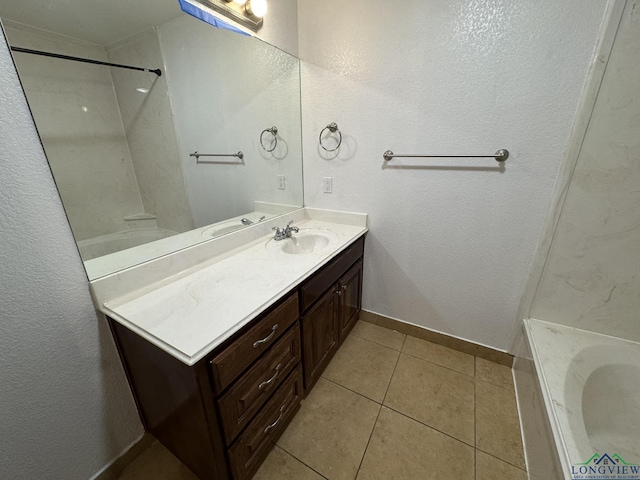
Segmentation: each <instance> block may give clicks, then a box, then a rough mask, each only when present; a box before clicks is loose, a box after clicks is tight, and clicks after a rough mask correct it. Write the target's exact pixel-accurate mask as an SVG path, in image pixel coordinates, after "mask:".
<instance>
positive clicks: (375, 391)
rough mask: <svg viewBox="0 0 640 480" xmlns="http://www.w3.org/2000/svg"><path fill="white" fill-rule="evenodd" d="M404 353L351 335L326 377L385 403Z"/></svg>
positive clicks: (334, 359)
mask: <svg viewBox="0 0 640 480" xmlns="http://www.w3.org/2000/svg"><path fill="white" fill-rule="evenodd" d="M399 355H400V352H398V351H397V350H393V349H391V348H387V347H384V346H382V345H378V344H377V343H373V342H370V341H368V340H364V339H362V338H360V337H356V336H353V335H350V336H349V337H347V339H346V340H345V341H344V343H343V344H342V346H341V347H340V350H338V351H337V352H336V355H335V357H333V360H331V363H330V364H329V365H328V366H327V368H326V370H325V371H324V373H323V374H322V376H323V377H325V378H327V379H328V380H331V381H332V382H336V383H338V384H339V385H342V386H343V387H345V388H348V389H350V390H353V391H354V392H357V393H359V394H361V395H364V396H365V397H368V398H370V399H371V400H374V401H376V402H378V403H382V400H383V399H384V394H385V392H386V391H387V387H388V386H389V382H390V381H391V374H392V373H393V369H394V368H395V366H396V362H397V361H398V356H399Z"/></svg>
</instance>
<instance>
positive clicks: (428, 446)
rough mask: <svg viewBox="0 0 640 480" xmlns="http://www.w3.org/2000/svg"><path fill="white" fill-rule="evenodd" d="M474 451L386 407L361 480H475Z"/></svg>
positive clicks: (360, 474) (363, 463)
mask: <svg viewBox="0 0 640 480" xmlns="http://www.w3.org/2000/svg"><path fill="white" fill-rule="evenodd" d="M473 458H474V452H473V448H472V447H470V446H468V445H465V444H464V443H462V442H458V441H457V440H455V439H453V438H451V437H449V436H447V435H444V434H442V433H440V432H437V431H436V430H433V429H432V428H429V427H426V426H424V425H422V424H421V423H418V422H416V421H415V420H411V419H410V418H407V417H405V416H404V415H400V414H399V413H397V412H394V411H392V410H389V409H388V408H385V407H382V411H381V412H380V416H379V417H378V421H377V422H376V426H375V429H374V430H373V435H372V436H371V441H370V442H369V446H368V447H367V452H366V454H365V456H364V460H363V462H362V466H361V467H360V471H359V472H358V480H391V479H397V480H442V479H456V480H473V471H474V468H473Z"/></svg>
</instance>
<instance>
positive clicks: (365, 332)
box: [351, 320, 406, 351]
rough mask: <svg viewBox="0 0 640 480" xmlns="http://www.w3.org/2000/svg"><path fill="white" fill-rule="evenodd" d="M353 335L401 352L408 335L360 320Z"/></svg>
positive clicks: (354, 328) (352, 332) (352, 331)
mask: <svg viewBox="0 0 640 480" xmlns="http://www.w3.org/2000/svg"><path fill="white" fill-rule="evenodd" d="M351 335H355V336H356V337H360V338H364V339H365V340H369V341H370V342H375V343H379V344H380V345H384V346H385V347H389V348H393V349H394V350H398V351H399V350H401V349H402V344H403V343H404V339H405V337H406V335H405V334H404V333H400V332H396V331H395V330H389V329H388V328H384V327H380V326H378V325H374V324H373V323H368V322H363V321H361V320H359V321H358V322H357V323H356V325H355V326H354V327H353V330H351Z"/></svg>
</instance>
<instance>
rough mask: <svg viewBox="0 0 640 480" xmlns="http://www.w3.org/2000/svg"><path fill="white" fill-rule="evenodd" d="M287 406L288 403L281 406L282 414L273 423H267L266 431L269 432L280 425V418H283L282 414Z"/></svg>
mask: <svg viewBox="0 0 640 480" xmlns="http://www.w3.org/2000/svg"><path fill="white" fill-rule="evenodd" d="M285 407H286V405H282V406H281V407H280V415H278V419H277V420H276V421H275V422H273V423H272V424H271V425H267V428H265V429H264V433H269V432H270V431H271V430H273V429H274V428H276V426H277V425H278V423H280V420H281V419H282V415H283V414H284V409H285Z"/></svg>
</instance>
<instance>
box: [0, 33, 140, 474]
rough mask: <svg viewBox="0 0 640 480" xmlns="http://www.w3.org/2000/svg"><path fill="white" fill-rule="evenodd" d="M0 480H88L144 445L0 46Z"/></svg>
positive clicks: (23, 103) (0, 37) (18, 89)
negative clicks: (136, 445) (131, 447)
mask: <svg viewBox="0 0 640 480" xmlns="http://www.w3.org/2000/svg"><path fill="white" fill-rule="evenodd" d="M0 105H1V106H2V108H0V166H1V170H2V176H0V239H1V241H0V265H2V267H1V268H0V285H1V288H0V311H2V320H1V321H0V365H2V368H1V369H0V385H1V388H0V405H1V406H2V407H1V408H0V425H1V427H0V430H1V432H2V435H0V478H3V479H5V478H6V479H12V480H21V479H25V480H32V479H36V478H42V479H44V478H51V479H86V478H88V477H90V476H91V475H92V474H93V473H95V472H96V471H98V470H99V469H100V468H102V467H103V466H104V465H105V464H106V463H107V462H108V461H110V460H111V459H113V458H114V457H115V456H117V455H118V454H119V453H120V452H121V451H122V450H123V449H124V448H125V447H126V446H127V445H129V444H130V443H131V442H133V441H134V440H135V439H136V438H137V437H138V436H139V435H141V434H142V426H141V425H140V421H139V419H138V415H137V413H136V410H135V406H134V403H133V399H132V397H131V393H130V391H129V388H128V385H127V382H126V379H125V376H124V372H123V371H122V366H121V364H120V360H119V358H118V355H117V353H116V350H115V346H114V344H113V340H112V338H111V334H110V332H109V330H108V328H106V324H105V322H104V320H102V319H98V318H96V313H95V311H94V309H93V305H92V303H91V299H90V297H89V291H88V286H87V279H86V275H85V273H84V270H83V268H82V262H81V261H80V257H79V255H78V252H77V250H76V248H75V244H74V241H73V238H72V236H71V231H70V230H69V226H68V224H67V220H66V218H65V216H64V211H63V209H62V204H61V203H60V199H59V197H58V193H57V192H56V188H55V185H54V183H53V179H52V177H51V173H50V171H49V167H48V165H47V162H46V159H45V157H44V153H43V151H42V148H41V146H40V143H39V141H38V137H37V134H36V131H35V128H34V125H33V121H32V119H31V116H30V114H29V110H28V107H27V104H26V101H25V99H24V95H23V93H22V89H21V87H20V83H19V80H18V76H17V74H16V71H15V69H14V66H13V63H12V60H11V57H10V55H9V50H8V48H7V46H6V42H5V39H4V36H3V35H0Z"/></svg>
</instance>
